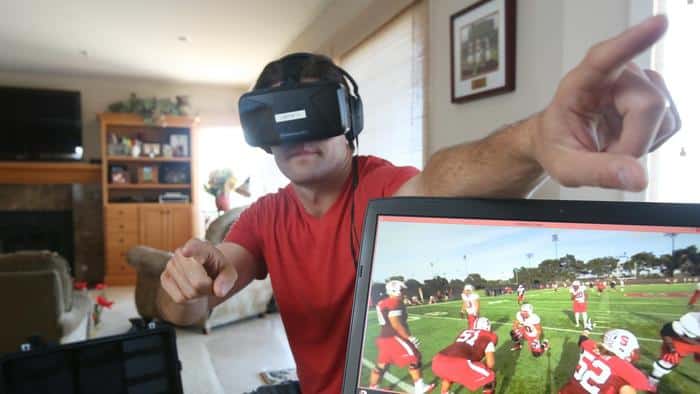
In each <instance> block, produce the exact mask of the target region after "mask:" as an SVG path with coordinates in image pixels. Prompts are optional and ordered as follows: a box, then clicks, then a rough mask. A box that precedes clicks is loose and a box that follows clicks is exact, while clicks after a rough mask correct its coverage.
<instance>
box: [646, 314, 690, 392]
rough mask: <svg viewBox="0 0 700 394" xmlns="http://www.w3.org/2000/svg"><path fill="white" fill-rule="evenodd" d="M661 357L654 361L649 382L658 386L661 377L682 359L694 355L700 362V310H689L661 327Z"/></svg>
mask: <svg viewBox="0 0 700 394" xmlns="http://www.w3.org/2000/svg"><path fill="white" fill-rule="evenodd" d="M661 339H662V341H663V344H662V345H661V357H659V359H658V360H656V362H654V367H653V369H652V371H651V376H649V383H650V384H651V385H652V386H654V387H656V386H657V385H658V384H659V381H660V380H661V378H662V377H663V376H664V375H666V374H668V373H670V372H671V371H672V370H673V368H675V367H677V366H678V364H680V362H681V359H683V358H684V357H686V356H690V355H693V357H694V359H695V362H696V363H700V312H688V313H686V314H685V315H683V316H681V318H680V319H678V320H676V321H674V322H671V323H666V324H665V325H664V326H663V327H662V328H661Z"/></svg>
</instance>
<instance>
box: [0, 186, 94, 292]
mask: <svg viewBox="0 0 700 394" xmlns="http://www.w3.org/2000/svg"><path fill="white" fill-rule="evenodd" d="M100 186H101V185H100V184H85V185H84V184H72V185H71V184H4V185H3V184H0V253H3V252H5V253H7V252H11V251H15V250H42V249H44V250H50V251H53V252H57V253H59V254H61V255H62V256H63V257H65V259H66V260H67V261H68V262H69V264H70V268H71V273H72V274H73V275H74V277H75V278H76V279H77V280H84V281H87V282H89V283H98V282H102V281H103V278H104V248H103V246H102V245H103V241H102V240H103V221H102V194H101V188H100Z"/></svg>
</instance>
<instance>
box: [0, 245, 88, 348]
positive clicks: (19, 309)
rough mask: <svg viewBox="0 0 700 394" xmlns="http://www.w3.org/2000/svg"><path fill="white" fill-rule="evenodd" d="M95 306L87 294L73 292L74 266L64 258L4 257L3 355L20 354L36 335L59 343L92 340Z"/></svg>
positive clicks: (0, 295) (0, 301) (0, 259)
mask: <svg viewBox="0 0 700 394" xmlns="http://www.w3.org/2000/svg"><path fill="white" fill-rule="evenodd" d="M90 305H91V301H90V298H89V297H88V295H87V294H86V293H84V292H74V291H73V281H72V279H71V277H70V274H69V273H68V263H67V262H66V260H65V259H64V258H63V257H61V256H59V255H58V254H56V253H52V252H48V251H26V252H16V253H8V254H1V255H0V308H2V312H3V315H4V318H3V321H4V324H3V327H2V335H0V353H5V352H14V351H18V350H19V346H20V344H22V343H24V342H26V340H27V338H28V337H30V336H39V337H41V338H42V339H43V340H45V341H47V342H59V343H67V342H75V341H80V340H84V339H86V338H87V330H88V327H89V324H90V316H91V306H90Z"/></svg>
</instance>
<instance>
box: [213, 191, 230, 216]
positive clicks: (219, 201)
mask: <svg viewBox="0 0 700 394" xmlns="http://www.w3.org/2000/svg"><path fill="white" fill-rule="evenodd" d="M228 196H229V194H228V193H226V192H221V193H219V195H217V196H216V200H215V201H216V210H217V211H224V212H226V211H228V210H229V209H231V205H230V202H229V199H228Z"/></svg>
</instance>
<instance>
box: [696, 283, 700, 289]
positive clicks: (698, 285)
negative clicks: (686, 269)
mask: <svg viewBox="0 0 700 394" xmlns="http://www.w3.org/2000/svg"><path fill="white" fill-rule="evenodd" d="M695 290H700V282H698V284H697V285H695Z"/></svg>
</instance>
